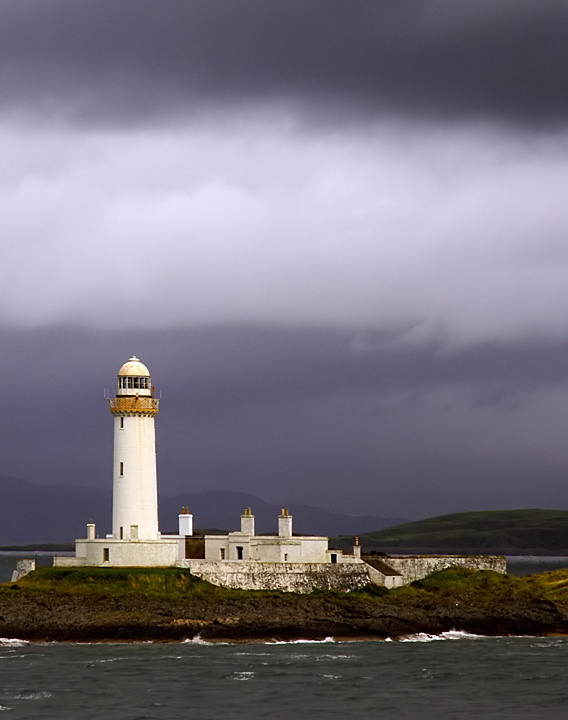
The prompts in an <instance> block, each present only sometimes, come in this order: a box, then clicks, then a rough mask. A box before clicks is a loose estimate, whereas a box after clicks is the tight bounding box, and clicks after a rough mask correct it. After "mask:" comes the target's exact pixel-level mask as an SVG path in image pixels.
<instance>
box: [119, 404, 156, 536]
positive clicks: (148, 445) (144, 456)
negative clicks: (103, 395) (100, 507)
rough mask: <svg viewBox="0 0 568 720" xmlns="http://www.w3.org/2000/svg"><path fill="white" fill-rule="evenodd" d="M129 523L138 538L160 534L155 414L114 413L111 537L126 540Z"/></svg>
mask: <svg viewBox="0 0 568 720" xmlns="http://www.w3.org/2000/svg"><path fill="white" fill-rule="evenodd" d="M121 420H122V421H123V422H121ZM121 463H122V474H121ZM131 525H137V526H138V538H139V539H140V540H156V539H157V538H158V537H159V535H158V489H157V476H156V437H155V430H154V417H153V416H144V415H139V414H133V415H120V416H119V415H115V416H114V462H113V503H112V536H113V538H114V539H115V540H120V539H125V540H127V539H129V538H130V526H131ZM121 528H122V538H121Z"/></svg>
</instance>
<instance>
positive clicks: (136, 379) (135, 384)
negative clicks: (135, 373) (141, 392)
mask: <svg viewBox="0 0 568 720" xmlns="http://www.w3.org/2000/svg"><path fill="white" fill-rule="evenodd" d="M132 379H133V380H134V387H135V388H136V389H138V378H132Z"/></svg>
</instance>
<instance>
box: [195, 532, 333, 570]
mask: <svg viewBox="0 0 568 720" xmlns="http://www.w3.org/2000/svg"><path fill="white" fill-rule="evenodd" d="M327 543H328V540H327V538H326V537H318V536H298V537H280V536H278V535H256V536H250V535H245V534H243V533H229V534H228V535H206V536H205V559H206V560H209V561H216V560H221V559H224V560H238V559H239V558H238V551H237V548H238V547H242V548H243V551H242V558H241V559H242V560H254V561H255V562H273V563H276V562H292V563H329V556H328V553H327ZM221 550H224V558H223V556H222V553H221Z"/></svg>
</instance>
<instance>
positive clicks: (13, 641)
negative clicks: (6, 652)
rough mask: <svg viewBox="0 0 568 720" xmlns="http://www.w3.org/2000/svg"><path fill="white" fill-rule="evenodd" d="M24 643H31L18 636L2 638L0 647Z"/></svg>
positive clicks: (21, 645) (18, 645)
mask: <svg viewBox="0 0 568 720" xmlns="http://www.w3.org/2000/svg"><path fill="white" fill-rule="evenodd" d="M24 645H29V642H28V641H27V640H19V639H18V638H0V647H23V646H24Z"/></svg>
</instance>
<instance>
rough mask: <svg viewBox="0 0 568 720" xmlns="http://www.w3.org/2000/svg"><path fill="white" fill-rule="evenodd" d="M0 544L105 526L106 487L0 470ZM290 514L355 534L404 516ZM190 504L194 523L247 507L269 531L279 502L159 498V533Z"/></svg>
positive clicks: (226, 519)
mask: <svg viewBox="0 0 568 720" xmlns="http://www.w3.org/2000/svg"><path fill="white" fill-rule="evenodd" d="M0 497H2V502H1V503H0V545H29V544H31V543H34V544H37V543H69V542H71V543H72V542H74V540H75V538H78V537H84V535H85V532H86V524H87V523H88V522H95V523H96V524H97V532H98V533H99V534H100V535H103V534H105V533H107V532H109V531H110V519H111V514H112V511H111V504H112V498H111V486H110V482H106V483H105V484H104V487H101V488H92V487H81V486H69V485H42V484H39V483H32V482H29V481H26V480H21V479H18V478H9V477H5V476H1V475H0ZM283 504H284V505H285V506H286V507H288V508H289V509H290V512H291V513H292V515H293V516H294V531H295V532H300V533H305V534H314V535H334V534H335V535H337V534H343V535H347V534H354V535H356V534H358V533H361V532H365V531H368V530H375V529H378V528H384V527H388V526H389V525H396V524H398V523H400V522H401V521H402V520H403V518H400V517H395V518H387V517H379V516H377V515H369V516H352V515H343V514H341V513H333V512H330V511H329V510H325V509H324V508H319V507H313V506H310V505H301V504H299V503H286V502H284V503H283ZM186 506H189V507H190V508H191V512H192V513H193V515H194V522H195V526H196V527H197V528H224V529H227V530H236V529H237V528H238V527H239V523H240V514H241V513H242V511H243V508H245V507H252V509H253V511H254V513H255V515H256V528H257V532H259V533H262V532H274V531H275V530H276V523H277V520H276V518H277V515H278V514H279V513H280V510H281V507H282V505H275V504H273V503H268V502H266V501H264V500H262V499H261V498H258V497H255V496H253V495H248V494H246V493H240V492H234V491H228V490H225V491H221V490H216V491H207V492H199V493H193V492H188V493H185V494H184V495H177V496H169V495H164V494H161V495H160V497H159V508H160V527H161V529H162V532H164V533H168V532H173V533H175V532H177V516H178V513H179V511H180V509H181V508H182V507H186Z"/></svg>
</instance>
